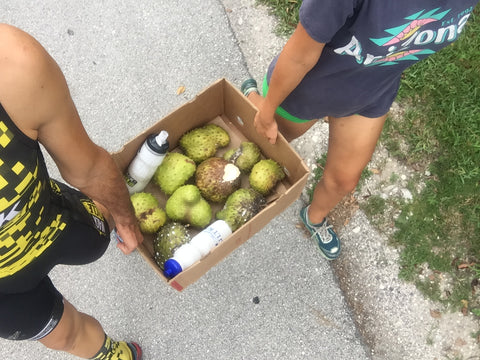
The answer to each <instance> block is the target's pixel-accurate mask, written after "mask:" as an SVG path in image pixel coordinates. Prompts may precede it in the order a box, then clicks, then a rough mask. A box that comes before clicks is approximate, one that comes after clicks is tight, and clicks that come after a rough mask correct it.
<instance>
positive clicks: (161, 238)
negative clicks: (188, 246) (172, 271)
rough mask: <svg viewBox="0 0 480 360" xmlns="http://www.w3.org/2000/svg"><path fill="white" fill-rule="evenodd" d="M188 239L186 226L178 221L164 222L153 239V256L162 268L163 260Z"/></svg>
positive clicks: (169, 256) (168, 257)
mask: <svg viewBox="0 0 480 360" xmlns="http://www.w3.org/2000/svg"><path fill="white" fill-rule="evenodd" d="M189 241H190V234H189V233H188V230H187V227H186V226H185V225H183V224H180V223H178V222H175V221H174V222H168V223H166V224H165V225H164V226H163V227H162V228H161V229H160V230H159V231H158V233H157V236H156V237H155V239H154V240H153V253H154V254H153V257H154V259H155V262H156V263H157V265H158V266H159V267H160V268H161V269H162V270H163V266H164V264H165V261H167V260H168V259H170V258H171V257H172V256H173V253H174V252H175V250H176V249H177V248H179V247H180V246H182V245H183V244H185V243H187V242H189Z"/></svg>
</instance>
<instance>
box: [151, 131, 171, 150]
mask: <svg viewBox="0 0 480 360" xmlns="http://www.w3.org/2000/svg"><path fill="white" fill-rule="evenodd" d="M167 138H168V132H166V131H165V130H162V131H160V133H159V134H157V135H155V134H152V135H150V136H149V137H148V138H147V144H148V146H149V147H150V149H152V150H153V151H155V152H156V153H159V154H165V153H166V152H167V150H168V147H169V144H168V140H167Z"/></svg>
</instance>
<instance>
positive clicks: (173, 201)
mask: <svg viewBox="0 0 480 360" xmlns="http://www.w3.org/2000/svg"><path fill="white" fill-rule="evenodd" d="M165 211H166V213H167V216H168V217H169V218H170V219H172V220H174V221H180V222H182V223H187V224H191V225H192V226H196V227H200V228H204V227H205V226H207V225H208V224H209V223H210V220H211V219H212V209H211V207H210V204H209V203H208V202H207V201H206V200H205V199H204V198H203V197H202V195H201V193H200V190H199V189H198V187H196V186H195V185H190V184H189V185H183V186H180V187H179V188H178V189H177V190H175V192H174V193H173V194H172V196H170V197H169V198H168V200H167V203H166V204H165Z"/></svg>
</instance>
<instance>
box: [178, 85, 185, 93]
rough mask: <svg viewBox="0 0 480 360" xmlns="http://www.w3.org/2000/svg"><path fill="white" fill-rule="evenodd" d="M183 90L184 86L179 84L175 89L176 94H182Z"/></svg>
mask: <svg viewBox="0 0 480 360" xmlns="http://www.w3.org/2000/svg"><path fill="white" fill-rule="evenodd" d="M184 92H185V86H183V85H182V86H179V87H178V89H177V95H180V94H183V93H184Z"/></svg>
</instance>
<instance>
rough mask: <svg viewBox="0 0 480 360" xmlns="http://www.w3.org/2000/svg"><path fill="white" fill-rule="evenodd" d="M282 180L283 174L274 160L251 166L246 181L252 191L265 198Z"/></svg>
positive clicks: (261, 161)
mask: <svg viewBox="0 0 480 360" xmlns="http://www.w3.org/2000/svg"><path fill="white" fill-rule="evenodd" d="M284 178H285V173H284V171H283V169H282V168H281V167H280V165H279V164H278V163H277V162H276V161H275V160H272V159H266V160H260V161H259V162H258V163H256V164H255V165H254V166H253V168H252V171H251V172H250V175H249V177H248V180H249V181H250V186H251V187H252V189H254V190H256V191H258V192H259V193H260V194H262V195H264V196H266V195H268V194H269V193H270V192H271V191H272V190H273V188H274V187H275V185H277V183H278V182H279V181H281V180H283V179H284Z"/></svg>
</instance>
